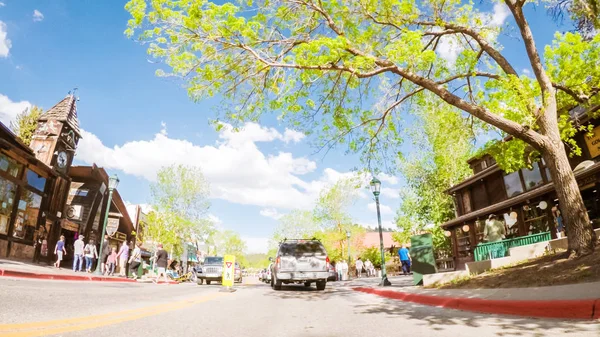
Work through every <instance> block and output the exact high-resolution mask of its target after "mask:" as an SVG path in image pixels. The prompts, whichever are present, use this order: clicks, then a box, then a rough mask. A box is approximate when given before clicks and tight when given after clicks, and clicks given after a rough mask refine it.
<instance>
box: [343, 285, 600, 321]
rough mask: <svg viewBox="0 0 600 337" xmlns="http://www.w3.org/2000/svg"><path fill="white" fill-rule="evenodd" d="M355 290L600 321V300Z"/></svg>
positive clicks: (462, 306)
mask: <svg viewBox="0 0 600 337" xmlns="http://www.w3.org/2000/svg"><path fill="white" fill-rule="evenodd" d="M352 290H354V291H360V292H364V293H368V294H374V295H378V296H382V297H386V298H390V299H395V300H401V301H405V302H412V303H418V304H424V305H430V306H435V307H442V308H448V309H458V310H465V311H473V312H482V313H488V314H502V315H513V316H525V317H540V318H566V319H589V320H591V319H598V318H600V299H589V300H556V301H541V300H540V301H515V300H487V299H481V298H465V297H441V296H429V295H423V294H412V293H404V292H400V291H393V290H384V289H375V288H368V287H355V288H352Z"/></svg>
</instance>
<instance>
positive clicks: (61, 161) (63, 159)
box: [56, 151, 68, 168]
mask: <svg viewBox="0 0 600 337" xmlns="http://www.w3.org/2000/svg"><path fill="white" fill-rule="evenodd" d="M67 159H68V158H67V153H66V152H64V151H61V152H59V153H58V156H57V157H56V163H57V164H58V167H60V168H65V167H66V166H67Z"/></svg>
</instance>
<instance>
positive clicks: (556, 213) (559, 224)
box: [552, 204, 565, 239]
mask: <svg viewBox="0 0 600 337" xmlns="http://www.w3.org/2000/svg"><path fill="white" fill-rule="evenodd" d="M552 216H553V217H554V223H555V224H556V237H557V238H559V239H560V238H562V237H563V236H564V235H565V233H564V229H565V225H564V223H563V218H562V214H561V213H560V209H559V208H558V204H556V205H555V206H554V207H552Z"/></svg>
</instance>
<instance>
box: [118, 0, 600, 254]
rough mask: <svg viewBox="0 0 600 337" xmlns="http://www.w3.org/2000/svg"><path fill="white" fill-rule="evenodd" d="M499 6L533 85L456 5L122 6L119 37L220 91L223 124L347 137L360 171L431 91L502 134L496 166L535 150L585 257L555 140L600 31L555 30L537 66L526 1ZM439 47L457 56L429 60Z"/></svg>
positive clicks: (579, 206)
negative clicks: (263, 120)
mask: <svg viewBox="0 0 600 337" xmlns="http://www.w3.org/2000/svg"><path fill="white" fill-rule="evenodd" d="M497 3H498V4H500V6H506V7H503V8H507V12H509V13H510V14H511V15H512V19H513V20H514V22H515V24H516V26H515V28H516V30H515V31H516V32H518V33H519V35H520V37H521V41H522V44H523V47H524V50H525V53H521V54H520V55H519V56H520V57H522V58H525V59H527V60H528V61H529V64H530V66H531V69H532V70H533V75H534V76H533V78H531V77H527V76H519V73H518V72H517V70H516V69H515V66H514V65H513V63H512V62H511V60H509V58H508V56H509V55H514V54H515V53H518V52H517V50H518V49H515V48H510V51H511V53H503V51H502V48H501V46H500V44H499V43H498V42H497V41H496V39H495V37H496V36H497V35H498V34H499V33H500V32H501V31H502V29H503V27H502V26H499V25H498V23H497V21H496V20H495V19H494V18H493V17H492V15H491V14H490V13H485V12H481V11H480V10H479V9H478V8H477V7H476V6H474V5H473V4H472V3H471V2H463V1H440V0H424V1H419V2H416V1H414V0H352V1H350V0H346V1H343V0H341V1H340V0H338V1H332V0H275V1H273V0H257V1H240V2H239V3H238V5H234V4H232V3H225V4H222V5H217V4H215V3H213V2H210V1H206V0H185V1H172V0H152V1H149V0H131V1H130V2H129V3H127V5H126V9H127V10H128V11H129V12H130V13H131V14H132V19H131V20H130V21H129V28H128V29H127V30H126V33H127V34H128V35H130V36H131V35H133V34H134V30H135V29H137V28H140V27H142V26H144V27H145V28H147V29H144V31H143V32H142V33H141V34H140V35H139V36H140V39H141V40H143V41H146V42H149V49H148V52H149V53H150V55H152V56H154V57H156V58H158V59H163V60H165V61H166V64H167V67H165V68H167V70H168V71H167V72H165V70H160V71H159V72H158V74H159V75H175V76H181V77H184V78H186V79H187V81H188V84H189V86H188V92H189V95H190V96H191V97H192V98H193V99H194V100H199V99H202V98H205V97H211V96H213V95H216V94H220V95H222V97H223V99H224V101H226V102H231V104H232V107H231V109H221V110H222V111H224V115H223V117H224V118H226V119H228V120H229V121H231V122H232V123H240V122H243V121H246V120H257V119H258V118H260V116H261V114H262V113H264V112H269V111H277V112H279V114H280V116H279V117H280V119H281V120H284V121H288V122H289V123H290V124H291V125H293V126H294V127H295V128H298V129H300V130H302V131H305V132H306V133H307V134H312V133H317V134H318V135H320V137H319V139H322V141H323V145H324V146H326V145H328V144H333V143H339V142H346V143H347V144H348V148H349V150H351V151H356V152H361V153H362V154H363V156H364V158H365V159H366V160H367V162H368V163H370V160H371V159H372V158H375V159H380V158H381V157H380V156H384V155H385V154H386V153H396V152H397V151H398V145H399V144H400V142H401V141H402V137H401V133H400V131H399V130H400V128H399V125H400V123H401V122H402V120H403V119H402V118H401V115H402V113H410V112H412V109H411V108H412V106H411V104H410V103H414V104H417V105H418V101H419V99H421V98H422V97H423V95H424V94H425V93H431V94H433V95H434V96H435V97H436V99H437V100H439V101H441V102H444V103H446V104H448V105H451V106H453V107H456V108H458V109H460V110H462V111H463V112H464V118H477V119H479V120H481V121H483V122H485V123H487V124H489V125H491V126H493V127H494V128H497V129H499V130H501V131H502V132H504V133H506V134H507V135H511V136H512V137H513V138H512V140H511V141H510V142H507V143H506V144H504V145H503V146H502V147H501V149H502V153H501V154H500V155H497V154H496V159H497V162H499V163H500V164H501V165H505V164H510V165H507V167H506V168H507V169H514V166H515V165H516V164H519V165H525V164H526V159H527V157H528V156H526V155H525V154H526V153H527V152H529V149H532V150H533V151H534V152H536V153H539V154H541V156H542V157H543V159H544V161H545V162H546V163H547V165H548V167H549V169H550V172H551V175H552V178H553V181H554V183H555V185H556V186H557V189H556V191H557V195H558V199H559V201H560V203H561V205H562V207H563V215H564V219H565V222H566V225H567V226H568V227H569V237H568V240H569V249H570V251H572V252H573V253H575V254H577V255H581V254H587V253H589V252H591V251H593V249H594V247H595V242H596V241H595V240H594V237H595V236H594V232H593V230H592V227H591V225H590V221H589V218H588V215H587V213H586V212H585V206H584V204H583V200H582V198H581V194H580V193H579V189H578V186H577V182H576V180H575V176H574V174H573V172H572V170H571V168H570V165H569V161H568V157H567V154H566V151H565V143H567V144H569V145H572V144H573V143H574V140H573V136H574V132H572V130H575V129H576V127H577V126H576V125H575V121H572V120H570V119H569V117H568V111H569V110H570V108H571V107H573V106H576V105H581V106H582V107H583V108H587V107H589V106H594V105H595V104H597V103H598V102H599V101H600V95H593V94H594V93H595V92H597V91H598V87H599V86H600V85H598V84H599V79H600V67H598V66H597V64H598V59H599V58H598V53H599V50H600V36H598V35H597V36H596V37H594V38H593V39H590V40H583V39H582V38H581V36H579V35H577V34H571V33H567V34H564V35H560V34H559V35H557V36H556V38H555V43H554V44H553V45H552V46H547V48H546V55H545V57H544V58H542V55H541V54H540V51H539V49H538V47H537V45H536V42H535V39H534V35H533V33H532V31H531V27H530V24H529V21H528V20H527V17H526V16H525V13H524V7H526V6H535V3H536V1H525V0H505V1H498V2H497ZM449 45H450V46H452V48H451V49H452V52H453V54H456V56H457V57H456V58H451V59H449V58H448V57H446V58H445V57H443V54H442V53H441V52H440V50H439V49H440V48H442V47H444V48H446V49H448V46H449ZM575 50H576V51H577V52H573V51H575ZM576 66H577V67H581V68H579V69H577V68H575V67H576ZM169 68H170V69H169ZM586 79H587V80H586ZM461 91H462V92H461ZM525 145H527V146H525ZM505 154H506V155H505Z"/></svg>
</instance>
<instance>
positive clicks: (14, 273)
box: [0, 269, 137, 283]
mask: <svg viewBox="0 0 600 337" xmlns="http://www.w3.org/2000/svg"><path fill="white" fill-rule="evenodd" d="M0 276H4V277H19V278H30V279H41V280H62V281H95V282H136V283H137V281H136V280H132V279H126V278H113V277H104V276H93V275H54V274H38V273H28V272H22V271H11V270H2V269H0Z"/></svg>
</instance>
